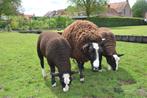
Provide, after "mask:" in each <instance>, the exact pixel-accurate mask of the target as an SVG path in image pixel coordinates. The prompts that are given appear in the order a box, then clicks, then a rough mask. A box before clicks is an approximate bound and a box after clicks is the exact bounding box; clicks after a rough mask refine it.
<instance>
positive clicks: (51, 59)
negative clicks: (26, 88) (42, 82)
mask: <svg viewBox="0 0 147 98" xmlns="http://www.w3.org/2000/svg"><path fill="white" fill-rule="evenodd" d="M37 53H38V56H39V59H40V64H41V68H42V74H43V77H46V73H45V70H44V60H43V58H44V57H46V59H47V62H48V64H49V65H50V70H51V84H52V86H53V87H54V86H56V81H55V75H58V76H59V78H60V82H61V85H62V88H63V91H65V92H66V91H68V90H69V84H70V83H71V74H72V72H71V65H70V53H71V47H70V45H69V43H68V41H67V40H66V39H64V38H63V37H62V36H61V35H59V34H57V33H51V32H44V33H41V34H40V36H39V38H38V43H37ZM55 67H57V69H58V72H59V73H58V74H55Z"/></svg>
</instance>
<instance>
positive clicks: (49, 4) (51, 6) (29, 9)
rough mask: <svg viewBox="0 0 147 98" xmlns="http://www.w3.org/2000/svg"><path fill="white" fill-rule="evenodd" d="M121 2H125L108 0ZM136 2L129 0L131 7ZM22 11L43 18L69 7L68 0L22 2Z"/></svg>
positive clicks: (27, 0)
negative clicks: (51, 12)
mask: <svg viewBox="0 0 147 98" xmlns="http://www.w3.org/2000/svg"><path fill="white" fill-rule="evenodd" d="M109 1H110V2H112V3H113V2H118V1H119V2H121V1H125V0H109ZM135 2H136V0H129V3H130V5H131V7H132V6H133V4H134V3H135ZM21 5H22V11H23V13H24V14H27V15H33V14H34V15H35V16H44V15H45V14H46V13H47V12H48V11H53V10H58V9H64V8H66V7H67V6H68V5H69V2H68V0H22V4H21Z"/></svg>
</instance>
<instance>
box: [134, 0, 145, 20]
mask: <svg viewBox="0 0 147 98" xmlns="http://www.w3.org/2000/svg"><path fill="white" fill-rule="evenodd" d="M132 11H133V16H134V17H144V15H145V12H146V11H147V0H137V2H136V3H135V4H134V5H133V7H132Z"/></svg>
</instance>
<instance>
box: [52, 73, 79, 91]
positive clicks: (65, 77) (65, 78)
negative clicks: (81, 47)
mask: <svg viewBox="0 0 147 98" xmlns="http://www.w3.org/2000/svg"><path fill="white" fill-rule="evenodd" d="M74 73H77V72H74V71H72V72H66V73H55V74H52V75H54V76H59V78H60V83H61V85H62V89H63V91H64V92H67V91H68V90H69V85H70V84H71V81H72V78H71V75H72V74H74Z"/></svg>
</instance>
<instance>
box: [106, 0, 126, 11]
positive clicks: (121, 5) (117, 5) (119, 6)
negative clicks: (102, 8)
mask: <svg viewBox="0 0 147 98" xmlns="http://www.w3.org/2000/svg"><path fill="white" fill-rule="evenodd" d="M127 4H128V2H126V1H125V2H118V3H110V4H109V7H110V8H112V9H115V10H116V11H117V12H118V13H119V12H121V11H122V10H123V9H124V8H125V6H126V5H127Z"/></svg>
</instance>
